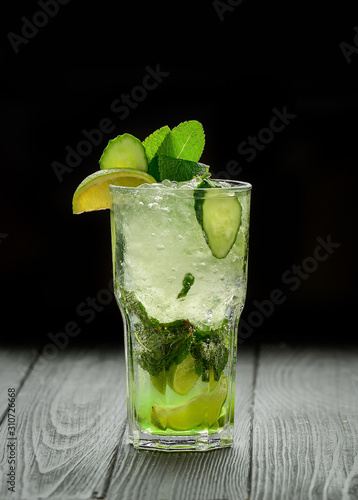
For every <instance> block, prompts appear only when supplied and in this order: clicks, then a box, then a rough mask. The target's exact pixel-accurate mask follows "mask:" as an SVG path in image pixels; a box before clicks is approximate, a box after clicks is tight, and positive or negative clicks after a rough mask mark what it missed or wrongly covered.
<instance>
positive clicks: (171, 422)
mask: <svg viewBox="0 0 358 500" xmlns="http://www.w3.org/2000/svg"><path fill="white" fill-rule="evenodd" d="M137 375H138V377H137V380H136V383H135V391H134V394H135V396H134V398H135V401H134V405H135V413H136V415H135V420H136V421H137V422H138V424H139V426H140V428H141V430H142V432H145V433H150V434H161V435H191V434H198V433H200V432H206V433H209V434H211V433H217V432H218V431H219V430H220V429H222V428H223V427H224V426H225V424H226V423H227V421H228V418H227V415H228V408H227V397H226V392H227V389H226V386H225V390H223V391H222V393H221V394H220V395H218V389H219V388H220V386H222V385H224V384H226V377H224V378H222V379H220V381H219V382H214V383H213V382H211V383H210V382H202V380H201V379H200V378H199V379H198V381H197V382H196V383H195V385H194V387H193V388H192V389H191V390H190V391H189V392H188V393H187V394H186V395H179V394H177V393H175V391H173V390H172V389H171V388H170V387H169V386H168V385H166V384H165V378H166V377H167V374H166V373H165V372H163V374H160V375H159V376H157V377H150V376H149V375H148V373H146V372H144V371H143V370H142V369H141V368H138V372H137ZM153 382H154V385H153ZM218 384H219V385H218ZM155 385H156V386H157V387H159V389H160V390H158V388H156V387H155ZM223 399H225V401H222V400H223ZM153 408H154V409H155V410H153ZM153 413H154V416H153ZM158 419H159V421H160V422H159V423H160V424H161V425H156V423H157V422H158ZM163 422H164V423H163ZM178 422H179V425H180V426H181V428H180V429H179V428H178Z"/></svg>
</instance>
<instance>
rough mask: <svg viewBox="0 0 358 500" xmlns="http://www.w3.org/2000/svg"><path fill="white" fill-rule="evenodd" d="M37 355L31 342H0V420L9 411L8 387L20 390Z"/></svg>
mask: <svg viewBox="0 0 358 500" xmlns="http://www.w3.org/2000/svg"><path fill="white" fill-rule="evenodd" d="M37 357H38V352H37V351H36V349H35V348H34V347H33V346H31V345H30V344H28V345H22V346H18V345H11V344H0V374H1V375H0V422H1V421H2V420H3V419H4V418H5V416H6V413H7V394H8V393H7V391H8V389H9V388H15V389H16V392H17V391H18V390H19V388H20V386H21V384H22V382H23V381H24V380H25V378H26V376H27V374H28V371H29V369H30V366H31V364H32V363H33V362H34V361H35V360H36V358H37Z"/></svg>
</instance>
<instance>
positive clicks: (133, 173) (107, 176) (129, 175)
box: [72, 168, 157, 214]
mask: <svg viewBox="0 0 358 500" xmlns="http://www.w3.org/2000/svg"><path fill="white" fill-rule="evenodd" d="M145 182H147V183H149V184H152V183H153V182H157V181H156V180H155V179H154V177H152V176H151V175H149V174H147V173H146V172H142V171H139V170H133V169H131V168H111V169H107V170H98V171H97V172H94V173H93V174H91V175H89V176H88V177H86V178H85V179H84V180H83V181H82V182H81V184H80V185H79V186H78V188H77V189H76V191H75V194H74V195H73V200H72V209H73V213H74V214H80V213H82V212H92V211H93V210H104V209H105V208H109V206H110V192H109V185H110V184H114V185H116V186H125V187H137V186H139V185H140V184H144V183H145Z"/></svg>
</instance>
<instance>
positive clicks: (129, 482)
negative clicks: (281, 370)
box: [107, 345, 255, 500]
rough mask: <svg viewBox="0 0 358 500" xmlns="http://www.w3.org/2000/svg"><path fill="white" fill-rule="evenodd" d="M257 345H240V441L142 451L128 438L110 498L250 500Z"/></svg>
mask: <svg viewBox="0 0 358 500" xmlns="http://www.w3.org/2000/svg"><path fill="white" fill-rule="evenodd" d="M254 356H255V354H254V348H253V347H252V346H246V345H245V346H239V353H238V360H237V379H236V380H237V382H236V389H237V391H236V406H235V444H234V446H233V447H232V448H231V449H223V450H215V451H210V452H206V453H200V452H197V453H192V452H186V453H184V452H180V453H165V452H153V451H138V450H135V449H134V448H133V447H132V446H131V445H129V444H128V443H127V442H126V439H125V437H124V439H123V442H122V443H121V446H120V448H119V451H118V455H117V461H116V464H115V467H114V474H113V477H112V480H111V482H110V487H109V490H108V492H107V498H120V499H121V500H129V499H133V500H137V499H138V498H141V499H142V500H143V499H145V500H151V499H153V500H180V499H185V500H204V499H205V500H231V499H232V500H245V499H247V498H248V478H249V467H250V441H251V416H252V413H251V408H252V397H253V381H254Z"/></svg>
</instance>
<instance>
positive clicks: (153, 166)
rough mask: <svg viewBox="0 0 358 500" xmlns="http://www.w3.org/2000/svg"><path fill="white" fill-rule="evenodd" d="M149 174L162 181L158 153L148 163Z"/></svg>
mask: <svg viewBox="0 0 358 500" xmlns="http://www.w3.org/2000/svg"><path fill="white" fill-rule="evenodd" d="M148 174H149V175H151V176H152V177H154V179H155V180H156V181H157V182H160V173H159V168H158V155H155V156H154V158H152V159H151V161H150V162H149V163H148Z"/></svg>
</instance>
